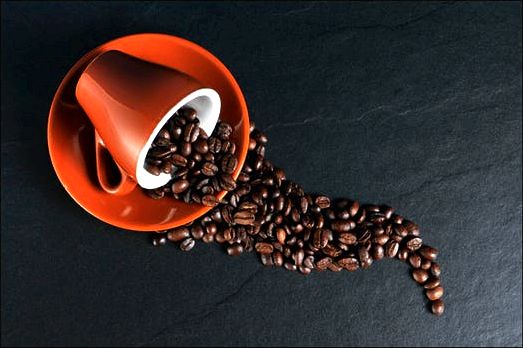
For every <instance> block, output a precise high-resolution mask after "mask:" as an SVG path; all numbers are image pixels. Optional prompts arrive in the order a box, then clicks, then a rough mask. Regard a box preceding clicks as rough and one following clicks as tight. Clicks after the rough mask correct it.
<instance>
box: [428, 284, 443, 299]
mask: <svg viewBox="0 0 523 348" xmlns="http://www.w3.org/2000/svg"><path fill="white" fill-rule="evenodd" d="M444 292H445V291H444V290H443V288H442V287H441V286H437V287H435V288H434V289H428V290H425V295H426V296H427V298H428V299H429V300H431V301H435V300H439V299H440V298H441V297H442V296H443V293H444Z"/></svg>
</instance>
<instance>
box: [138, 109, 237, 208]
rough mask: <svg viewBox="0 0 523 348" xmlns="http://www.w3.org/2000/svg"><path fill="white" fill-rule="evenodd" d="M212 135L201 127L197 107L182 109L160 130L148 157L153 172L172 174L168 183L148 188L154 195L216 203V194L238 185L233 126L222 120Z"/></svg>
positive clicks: (147, 166) (148, 164)
mask: <svg viewBox="0 0 523 348" xmlns="http://www.w3.org/2000/svg"><path fill="white" fill-rule="evenodd" d="M215 129H216V130H215V132H213V134H212V135H211V136H210V137H209V136H208V135H207V134H206V133H205V131H204V130H203V129H201V128H200V122H199V120H198V118H197V114H196V110H194V109H192V108H182V109H180V110H179V111H178V112H177V113H176V114H175V115H174V116H173V117H172V118H171V119H170V120H169V121H168V122H167V124H166V125H165V126H164V127H163V128H162V130H161V131H160V132H159V133H158V135H157V136H156V138H155V140H154V141H153V144H152V146H151V148H150V149H149V151H148V152H147V156H146V159H145V169H146V170H147V171H148V172H149V173H151V174H153V175H160V173H161V172H163V173H166V174H171V175H172V180H171V181H170V182H169V183H168V184H167V185H165V186H163V187H161V188H158V189H154V190H145V191H146V192H147V194H148V195H149V196H150V197H152V198H154V199H159V198H163V197H164V196H165V195H166V194H167V195H171V196H172V197H173V198H175V199H181V200H183V201H185V202H186V203H200V204H203V205H206V206H216V205H217V204H218V200H217V199H216V196H215V195H216V194H217V193H218V192H220V191H222V190H225V191H230V190H232V189H234V188H235V187H236V182H235V181H234V179H233V177H232V173H233V172H234V171H235V170H236V167H237V166H238V160H237V159H236V157H235V152H236V145H235V144H234V143H233V142H232V141H230V136H231V133H232V127H231V126H230V125H228V124H227V123H224V122H219V123H218V125H217V126H216V128H215Z"/></svg>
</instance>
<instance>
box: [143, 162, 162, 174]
mask: <svg viewBox="0 0 523 348" xmlns="http://www.w3.org/2000/svg"><path fill="white" fill-rule="evenodd" d="M144 168H145V170H147V171H148V172H149V173H151V174H152V175H156V176H158V175H160V173H161V172H162V170H161V169H160V167H158V166H156V165H153V164H149V163H147V162H145V165H144Z"/></svg>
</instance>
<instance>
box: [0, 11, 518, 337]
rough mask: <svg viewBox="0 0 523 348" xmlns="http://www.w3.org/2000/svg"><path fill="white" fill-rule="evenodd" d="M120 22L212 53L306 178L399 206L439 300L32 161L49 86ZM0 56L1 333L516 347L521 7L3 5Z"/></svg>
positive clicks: (41, 149) (293, 169) (277, 157)
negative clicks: (175, 241)
mask: <svg viewBox="0 0 523 348" xmlns="http://www.w3.org/2000/svg"><path fill="white" fill-rule="evenodd" d="M138 32H165V33H171V34H174V35H178V36H182V37H185V38H187V39H189V40H192V41H195V42H197V43H199V44H201V45H202V46H204V47H206V48H207V49H209V50H210V51H211V52H213V53H214V54H215V55H217V56H218V57H219V58H220V59H221V60H222V61H223V62H224V63H225V64H226V65H227V66H228V67H229V68H230V70H231V71H232V72H233V74H234V75H235V76H236V78H237V80H238V82H239V84H240V86H241V87H242V89H243V91H244V93H245V96H246V98H247V102H248V105H249V110H250V112H251V114H252V119H253V120H254V121H255V122H256V124H257V125H259V126H260V128H262V129H263V130H265V131H266V132H267V133H268V135H269V136H270V144H269V148H268V157H269V158H270V159H272V160H273V161H274V162H275V163H276V164H279V165H281V166H282V167H284V168H285V169H286V170H287V172H288V176H289V177H291V178H293V179H294V180H296V181H297V182H299V183H301V184H303V185H304V186H305V188H306V189H307V190H310V191H315V192H324V193H327V194H330V195H334V196H347V197H353V198H357V199H360V200H362V201H364V202H375V203H387V204H390V205H391V206H393V207H396V208H397V209H398V211H399V212H400V213H401V214H403V215H405V216H407V217H409V218H411V219H413V220H414V221H417V222H418V223H419V224H420V225H421V226H422V235H423V236H424V239H425V241H426V242H428V243H429V244H431V245H434V246H436V247H438V248H440V249H441V251H442V252H441V261H440V262H441V264H442V267H443V269H444V274H443V277H444V284H445V287H446V291H447V293H446V295H445V298H446V303H447V311H446V313H445V315H444V316H443V317H441V318H436V317H434V316H432V315H430V314H428V312H427V310H426V308H425V306H424V304H425V300H424V297H423V294H422V291H421V289H420V288H419V287H417V286H416V285H415V284H414V283H413V282H412V281H411V280H410V279H409V274H408V268H407V267H406V266H405V265H403V264H401V263H399V262H397V261H391V260H387V261H383V262H379V263H377V264H376V265H374V266H373V267H372V268H371V269H370V270H367V271H364V272H357V273H354V274H349V273H346V272H342V273H336V274H334V273H325V272H324V273H320V274H313V275H311V276H309V277H303V276H300V275H298V274H292V273H290V272H287V271H284V270H280V269H278V270H276V269H266V268H263V266H261V264H260V263H259V262H258V261H257V259H256V257H255V256H254V255H253V254H249V255H243V256H241V257H238V258H231V257H228V256H226V255H225V254H224V252H223V251H222V250H221V249H220V248H219V247H218V246H217V245H204V244H199V245H198V246H197V248H195V249H194V250H193V252H191V253H187V254H186V253H182V252H181V251H178V250H177V249H176V248H174V247H165V248H163V249H153V247H152V246H150V245H149V244H148V242H147V238H146V236H145V235H142V234H137V233H130V232H125V231H121V230H118V229H117V228H114V227H111V226H108V225H106V224H104V223H102V222H100V221H98V220H96V219H95V218H93V217H91V216H90V215H89V214H87V213H86V212H84V211H83V210H82V208H80V207H79V206H77V205H76V204H75V203H74V201H73V200H72V199H71V198H70V197H69V196H68V195H67V193H66V192H65V190H64V189H63V188H62V187H61V186H60V184H59V182H58V180H57V178H56V176H55V174H54V172H53V169H52V167H51V164H50V160H49V158H48V153H47V143H46V121H47V113H48V109H49V106H50V103H51V100H52V97H53V94H54V92H55V90H56V88H57V87H58V84H59V83H60V80H61V78H62V77H63V76H64V75H65V73H66V72H67V70H68V69H69V68H70V67H71V66H72V65H73V64H74V62H75V61H76V60H77V59H79V58H80V57H81V56H82V55H83V54H84V53H86V52H87V51H88V50H90V49H92V48H93V47H95V46H96V45H98V44H101V43H103V42H105V41H108V40H110V39H113V38H116V37H119V36H122V35H126V34H130V33H138ZM1 58H2V118H1V120H2V121H1V122H2V133H1V135H2V140H1V141H2V194H1V198H2V215H1V217H2V232H1V241H2V249H1V250H2V267H1V275H2V302H1V308H2V344H5V345H25V344H30V345H136V346H142V345H151V346H152V345H209V344H212V345H234V346H236V345H278V344H280V345H307V346H308V345H329V346H330V345H335V346H345V345H354V346H363V345H379V346H389V345H394V346H399V345H407V346H411V345H416V346H418V345H429V346H438V345H460V346H461V345H481V346H487V345H496V346H499V345H502V346H505V345H508V346H521V345H522V333H521V332H522V331H521V325H522V319H521V314H522V313H521V308H522V307H521V306H522V302H521V269H522V266H521V262H522V261H521V260H522V257H521V247H522V228H521V223H522V221H521V213H522V204H521V201H522V186H521V184H522V182H521V169H522V166H521V148H522V147H521V138H522V136H521V124H522V112H521V82H522V80H521V64H522V59H521V5H520V3H518V2H512V3H494V2H490V3H437V2H430V3H417V2H409V3H326V2H317V3H316V2H306V3H290V2H286V3H279V4H275V3H270V4H269V3H267V4H251V3H244V2H243V3H216V2H213V3H202V2H198V3H168V2H162V3H140V2H132V3H121V2H115V3H102V2H89V3H82V2H58V3H22V2H16V3H14V2H11V3H6V2H2V53H1Z"/></svg>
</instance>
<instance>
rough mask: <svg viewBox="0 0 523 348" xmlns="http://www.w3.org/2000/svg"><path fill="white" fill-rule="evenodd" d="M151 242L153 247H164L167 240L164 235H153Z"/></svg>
mask: <svg viewBox="0 0 523 348" xmlns="http://www.w3.org/2000/svg"><path fill="white" fill-rule="evenodd" d="M152 242H153V245H154V246H155V247H158V246H162V245H165V243H167V238H165V235H164V234H161V235H157V234H155V235H154V236H153V237H152Z"/></svg>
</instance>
